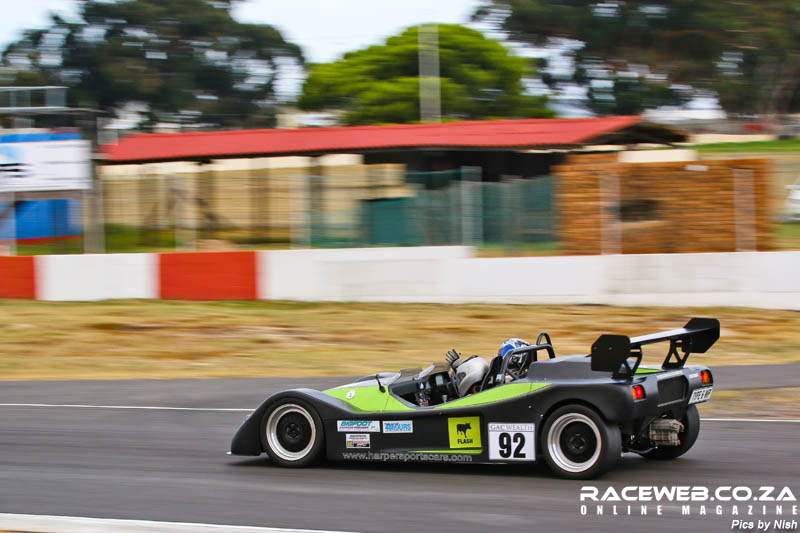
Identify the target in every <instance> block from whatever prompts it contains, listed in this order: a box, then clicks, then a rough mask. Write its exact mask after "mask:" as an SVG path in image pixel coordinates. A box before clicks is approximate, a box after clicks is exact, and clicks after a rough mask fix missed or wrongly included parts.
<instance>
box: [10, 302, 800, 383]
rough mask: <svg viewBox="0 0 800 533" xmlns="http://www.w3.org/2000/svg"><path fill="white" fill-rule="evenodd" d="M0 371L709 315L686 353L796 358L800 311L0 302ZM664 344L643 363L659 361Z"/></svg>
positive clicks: (411, 349) (356, 363)
mask: <svg viewBox="0 0 800 533" xmlns="http://www.w3.org/2000/svg"><path fill="white" fill-rule="evenodd" d="M0 313H2V316H3V321H2V322H0V375H2V376H3V379H6V380H12V379H111V378H178V377H259V376H337V375H341V376H353V375H365V374H369V373H371V372H376V371H379V370H392V369H399V368H407V367H416V366H420V365H427V364H429V363H430V362H432V361H440V360H442V359H443V354H444V352H445V351H446V350H448V349H449V348H453V347H455V348H457V349H458V350H459V351H461V352H462V353H464V354H465V355H471V354H481V355H485V356H486V355H493V354H494V353H496V350H497V347H498V346H499V344H500V342H501V341H502V340H503V339H505V338H508V337H523V338H527V339H528V340H529V341H533V340H535V339H536V335H537V334H538V333H539V332H540V331H543V330H546V331H548V332H549V333H550V335H551V337H552V339H553V343H554V346H555V349H556V353H557V354H558V355H567V354H574V353H588V351H589V348H590V346H591V344H592V342H593V341H594V340H595V339H596V338H597V336H598V335H599V334H601V333H623V334H628V335H637V334H642V333H650V332H655V331H660V330H666V329H672V328H675V327H679V326H681V325H683V324H684V323H685V321H686V319H687V318H689V317H691V316H714V317H718V318H719V319H720V320H721V322H722V338H721V339H720V341H719V342H718V343H717V344H716V345H715V346H714V348H712V350H711V351H710V352H709V353H708V354H697V355H693V356H692V358H691V359H690V362H691V361H695V362H701V363H703V364H709V365H731V364H758V363H797V362H800V327H798V325H800V314H798V313H796V312H792V311H768V310H754V309H739V308H705V309H691V308H641V307H640V308H637V307H601V306H543V305H542V306H536V305H437V304H387V303H367V304H362V303H300V302H295V303H290V302H262V301H259V302H174V301H161V300H157V301H107V302H92V303H89V302H80V303H66V302H38V301H29V300H0ZM665 353H666V346H665V345H657V346H654V347H649V348H647V349H646V351H645V361H646V362H653V363H660V362H661V360H662V359H663V357H664V355H665Z"/></svg>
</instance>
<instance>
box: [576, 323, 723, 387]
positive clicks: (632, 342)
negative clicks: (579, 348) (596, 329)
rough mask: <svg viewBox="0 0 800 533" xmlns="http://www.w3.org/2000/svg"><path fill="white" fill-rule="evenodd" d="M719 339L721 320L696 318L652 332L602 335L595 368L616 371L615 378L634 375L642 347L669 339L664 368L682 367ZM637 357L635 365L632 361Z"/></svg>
mask: <svg viewBox="0 0 800 533" xmlns="http://www.w3.org/2000/svg"><path fill="white" fill-rule="evenodd" d="M717 339H719V320H717V319H716V318H693V319H691V320H689V322H687V323H686V325H685V326H683V327H682V328H679V329H671V330H669V331H662V332H660V333H651V334H650V335H641V336H639V337H633V338H631V337H628V336H626V335H600V337H599V338H598V339H597V340H596V341H594V344H592V353H591V356H590V357H591V358H592V363H591V364H592V370H596V371H598V372H613V373H614V377H615V378H627V379H631V378H633V375H634V373H636V369H637V368H638V367H639V364H640V363H641V362H642V346H644V345H645V344H653V343H656V342H665V341H669V351H668V352H667V357H666V358H665V359H664V363H663V364H662V365H661V367H662V368H682V367H683V365H684V364H686V360H687V359H688V358H689V354H690V353H692V352H697V353H705V352H706V351H708V349H709V348H711V346H713V345H714V343H715V342H717ZM630 358H634V359H635V361H634V362H633V366H631V363H630V361H629V359H630Z"/></svg>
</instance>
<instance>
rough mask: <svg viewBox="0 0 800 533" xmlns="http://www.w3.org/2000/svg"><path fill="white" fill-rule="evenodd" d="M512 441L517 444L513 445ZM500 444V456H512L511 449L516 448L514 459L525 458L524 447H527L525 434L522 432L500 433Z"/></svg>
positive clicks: (504, 457) (505, 457) (506, 457)
mask: <svg viewBox="0 0 800 533" xmlns="http://www.w3.org/2000/svg"><path fill="white" fill-rule="evenodd" d="M512 441H513V443H514V445H515V446H512ZM499 444H500V457H502V458H503V459H508V458H509V457H511V449H512V448H513V449H514V459H525V458H526V457H525V452H524V451H523V448H524V447H525V435H524V434H522V433H514V434H513V436H512V434H511V433H506V432H503V433H500V438H499Z"/></svg>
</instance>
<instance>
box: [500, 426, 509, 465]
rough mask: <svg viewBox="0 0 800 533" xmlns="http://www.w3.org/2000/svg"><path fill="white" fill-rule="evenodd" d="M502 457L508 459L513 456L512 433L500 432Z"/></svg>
mask: <svg viewBox="0 0 800 533" xmlns="http://www.w3.org/2000/svg"><path fill="white" fill-rule="evenodd" d="M499 442H500V457H502V458H503V459H508V458H509V457H511V435H509V434H508V433H505V432H503V433H500V437H499Z"/></svg>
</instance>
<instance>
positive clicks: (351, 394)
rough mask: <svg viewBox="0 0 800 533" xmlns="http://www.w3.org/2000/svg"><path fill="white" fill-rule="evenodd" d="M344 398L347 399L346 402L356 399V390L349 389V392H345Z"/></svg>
mask: <svg viewBox="0 0 800 533" xmlns="http://www.w3.org/2000/svg"><path fill="white" fill-rule="evenodd" d="M344 397H345V398H347V399H348V400H352V399H353V398H355V397H356V390H355V389H350V390H349V391H347V394H345V395H344Z"/></svg>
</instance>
